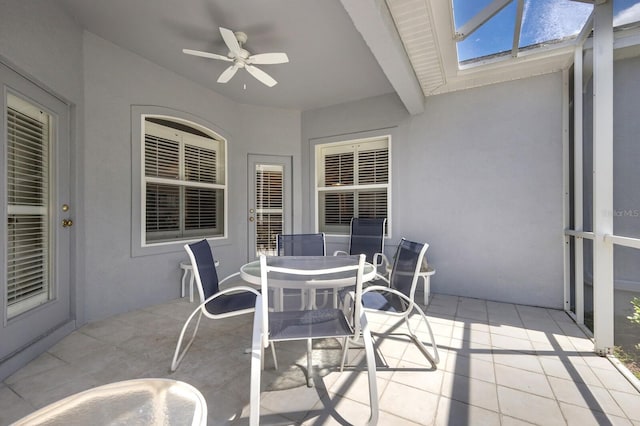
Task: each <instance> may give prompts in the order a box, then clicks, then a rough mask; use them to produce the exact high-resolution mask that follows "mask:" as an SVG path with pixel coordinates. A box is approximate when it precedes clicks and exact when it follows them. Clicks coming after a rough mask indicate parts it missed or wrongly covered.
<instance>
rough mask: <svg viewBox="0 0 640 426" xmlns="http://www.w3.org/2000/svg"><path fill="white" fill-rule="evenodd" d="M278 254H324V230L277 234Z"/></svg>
mask: <svg viewBox="0 0 640 426" xmlns="http://www.w3.org/2000/svg"><path fill="white" fill-rule="evenodd" d="M276 252H277V254H278V256H324V255H325V254H326V250H325V243H324V232H321V233H318V234H278V235H277V237H276Z"/></svg>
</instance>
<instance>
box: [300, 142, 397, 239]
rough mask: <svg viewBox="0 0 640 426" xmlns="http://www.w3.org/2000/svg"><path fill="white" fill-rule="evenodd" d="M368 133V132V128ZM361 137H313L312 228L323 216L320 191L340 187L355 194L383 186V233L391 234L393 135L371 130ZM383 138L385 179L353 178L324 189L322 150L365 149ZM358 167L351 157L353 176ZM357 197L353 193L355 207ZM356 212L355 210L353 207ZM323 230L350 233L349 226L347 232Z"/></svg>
mask: <svg viewBox="0 0 640 426" xmlns="http://www.w3.org/2000/svg"><path fill="white" fill-rule="evenodd" d="M369 133H370V132H369ZM362 136H363V137H360V138H355V139H344V136H343V137H339V138H328V139H323V140H316V141H314V142H315V143H312V146H311V153H312V165H313V168H312V170H313V174H314V175H313V184H312V185H313V194H314V198H313V201H314V204H315V205H314V206H313V210H314V229H315V232H321V231H320V220H321V217H322V216H323V215H322V214H321V212H320V206H321V203H320V197H321V193H330V192H339V191H351V192H352V193H353V194H354V195H355V194H357V192H358V191H359V190H367V189H380V188H386V195H387V216H386V217H387V231H386V234H385V238H392V223H393V221H392V210H393V209H392V206H393V204H392V192H393V191H392V188H393V186H392V143H391V141H392V135H391V134H390V133H386V132H385V133H380V134H376V133H374V134H373V135H371V136H364V135H362ZM385 142H386V147H387V155H388V156H387V173H388V175H387V182H386V183H375V184H359V183H358V184H356V183H355V182H354V184H353V185H348V186H342V187H335V188H332V189H327V188H329V187H326V186H321V185H320V184H321V183H323V180H324V176H322V173H323V171H324V162H323V161H322V159H323V158H324V156H323V152H322V151H323V150H326V151H329V152H336V153H338V152H349V151H351V152H354V153H355V152H356V151H366V150H368V149H371V148H375V145H378V144H383V143H385ZM366 144H368V145H371V146H370V147H367V148H365V149H357V148H355V146H356V145H366ZM349 146H352V147H354V148H352V149H351V150H349V149H344V148H343V147H349ZM357 169H358V163H357V160H356V161H354V180H355V178H356V176H357V174H358V172H357ZM356 199H357V197H354V209H355V208H356V206H357V200H356ZM356 212H357V211H356ZM322 232H325V233H326V234H327V235H328V236H332V237H333V236H338V237H344V236H349V232H350V231H349V229H348V228H347V229H346V232H339V231H335V230H331V229H326V230H324V231H322Z"/></svg>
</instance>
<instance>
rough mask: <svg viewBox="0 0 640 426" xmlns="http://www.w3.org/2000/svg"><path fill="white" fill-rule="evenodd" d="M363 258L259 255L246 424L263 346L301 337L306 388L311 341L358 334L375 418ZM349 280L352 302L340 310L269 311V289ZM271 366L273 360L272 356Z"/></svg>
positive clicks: (255, 399)
mask: <svg viewBox="0 0 640 426" xmlns="http://www.w3.org/2000/svg"><path fill="white" fill-rule="evenodd" d="M364 266H365V256H364V255H359V256H348V257H347V256H341V257H339V258H337V257H333V256H329V257H319V256H315V257H302V256H301V257H278V256H270V257H266V256H264V255H261V256H260V273H261V283H262V285H261V289H262V291H261V295H260V296H259V297H258V301H259V302H260V303H257V304H256V314H255V316H254V330H253V345H252V361H251V415H250V424H252V425H253V424H258V419H259V410H260V377H261V371H262V370H263V369H264V361H263V360H264V349H265V348H267V347H269V346H271V347H273V345H274V343H275V342H285V341H295V340H303V341H306V342H307V371H306V378H307V386H309V387H310V386H311V369H312V363H311V351H312V340H313V339H329V338H336V339H340V340H343V351H344V350H346V341H347V340H348V339H349V338H355V337H356V336H360V335H362V336H363V338H364V344H365V352H366V359H367V372H368V379H369V398H370V407H371V417H370V419H369V424H375V423H376V422H377V416H378V397H377V384H376V374H375V356H374V352H373V342H372V339H371V335H370V333H369V328H368V324H367V320H366V316H365V315H364V313H363V311H362V309H361V306H360V295H361V294H362V281H363V271H364ZM354 283H355V288H356V290H355V292H354V297H353V301H354V304H353V305H352V306H351V307H350V308H349V309H348V310H346V311H343V310H341V309H337V308H327V309H312V308H311V307H310V306H307V307H306V309H304V310H301V311H299V310H285V311H274V310H272V309H270V306H269V305H270V303H269V296H268V295H269V289H270V288H273V287H276V288H302V287H308V286H317V287H325V288H328V287H339V286H344V285H352V284H354ZM274 364H275V368H276V369H277V368H278V363H277V360H276V358H275V355H274Z"/></svg>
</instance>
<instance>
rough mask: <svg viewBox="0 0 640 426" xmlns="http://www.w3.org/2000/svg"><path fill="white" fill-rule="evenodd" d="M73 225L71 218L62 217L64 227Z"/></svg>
mask: <svg viewBox="0 0 640 426" xmlns="http://www.w3.org/2000/svg"><path fill="white" fill-rule="evenodd" d="M71 226H73V221H72V220H71V219H62V227H63V228H69V227H71Z"/></svg>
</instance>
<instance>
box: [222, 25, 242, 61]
mask: <svg viewBox="0 0 640 426" xmlns="http://www.w3.org/2000/svg"><path fill="white" fill-rule="evenodd" d="M220 34H222V39H223V40H224V43H225V44H226V45H227V47H228V48H229V51H230V52H231V53H233V54H234V55H236V56H238V53H239V52H240V43H238V39H237V38H236V35H235V34H234V33H233V31H231V30H228V29H226V28H222V27H220Z"/></svg>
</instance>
